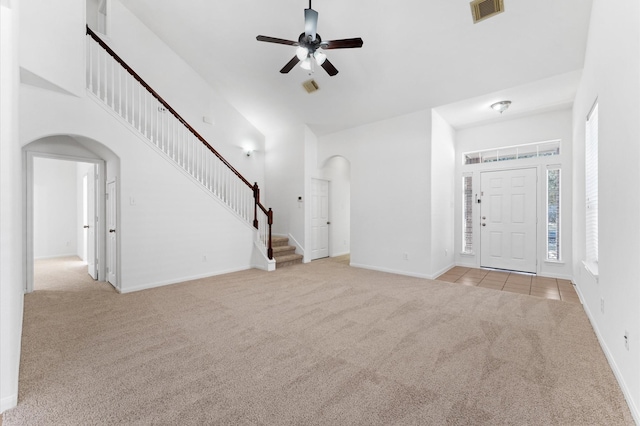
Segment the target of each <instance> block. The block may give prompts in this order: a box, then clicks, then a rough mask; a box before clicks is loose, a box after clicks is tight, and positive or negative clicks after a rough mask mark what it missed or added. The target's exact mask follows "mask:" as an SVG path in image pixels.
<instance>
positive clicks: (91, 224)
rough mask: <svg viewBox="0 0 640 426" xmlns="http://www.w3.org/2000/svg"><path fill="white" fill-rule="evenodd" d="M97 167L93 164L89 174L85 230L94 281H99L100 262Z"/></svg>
mask: <svg viewBox="0 0 640 426" xmlns="http://www.w3.org/2000/svg"><path fill="white" fill-rule="evenodd" d="M97 176H98V175H97V167H96V165H95V164H92V165H91V167H89V170H88V172H87V200H86V202H87V206H86V207H87V210H86V211H87V221H86V222H85V224H84V228H85V229H86V230H87V272H88V273H89V275H91V278H93V279H94V280H97V279H98V260H97V256H98V253H97V250H96V247H97V246H96V237H97V229H96V228H97V225H98V223H97V218H96V189H97V188H96V186H97V185H96V184H97Z"/></svg>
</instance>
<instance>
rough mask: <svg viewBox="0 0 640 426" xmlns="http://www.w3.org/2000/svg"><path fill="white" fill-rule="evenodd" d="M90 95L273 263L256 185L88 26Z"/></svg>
mask: <svg viewBox="0 0 640 426" xmlns="http://www.w3.org/2000/svg"><path fill="white" fill-rule="evenodd" d="M87 89H88V90H89V91H90V92H91V93H93V95H95V97H97V98H98V100H100V101H101V102H103V103H104V104H106V105H107V106H108V107H109V108H111V109H112V110H113V111H114V112H115V113H116V114H118V115H119V116H120V117H122V118H123V119H124V120H125V121H127V122H128V123H129V124H130V125H131V126H133V127H134V128H135V129H136V130H137V131H138V132H140V134H141V135H142V136H144V137H145V138H146V139H148V140H149V141H151V142H152V143H153V144H154V145H155V146H156V147H157V148H159V149H160V150H161V151H162V152H163V153H164V154H165V155H167V156H168V157H170V158H171V159H172V160H173V161H175V162H176V163H177V164H178V165H180V166H181V167H182V168H183V169H184V170H185V171H186V172H187V173H189V174H191V176H193V177H194V178H195V179H196V180H198V181H199V182H200V183H201V184H202V185H204V186H205V187H206V188H207V189H208V190H209V191H211V192H212V193H213V194H214V195H215V196H217V197H218V198H219V199H220V200H221V201H223V202H224V203H225V204H226V205H227V207H229V208H230V209H231V210H232V211H233V212H235V213H236V214H237V215H238V216H240V218H241V219H243V220H244V221H246V222H248V223H250V224H252V225H253V227H254V228H256V229H257V230H258V238H259V241H260V244H259V246H260V248H261V249H262V250H263V252H264V254H265V255H267V257H268V258H269V259H273V248H272V244H271V228H272V224H273V211H272V210H271V209H266V208H265V207H264V206H263V205H262V203H261V202H260V188H258V184H257V183H254V184H253V185H251V183H249V181H248V180H247V179H245V178H244V176H242V175H241V174H240V172H238V171H237V170H236V169H235V168H234V167H233V166H232V165H231V164H230V163H229V162H228V161H227V160H226V159H225V158H223V157H222V155H220V153H218V151H216V150H215V149H214V148H213V147H212V146H211V145H210V144H209V143H208V142H207V141H206V140H205V139H204V138H203V137H202V136H201V135H200V134H199V133H198V132H197V131H196V130H195V129H194V128H193V127H191V125H190V124H189V123H187V121H186V120H185V119H184V118H182V117H181V116H180V114H178V113H177V112H176V111H175V110H174V109H173V108H172V107H171V106H170V105H169V104H168V103H167V102H166V101H165V100H164V99H162V97H161V96H160V95H158V93H156V91H155V90H153V89H152V88H151V86H149V85H148V84H147V83H146V82H145V81H144V80H143V79H142V78H141V77H140V76H139V75H138V74H137V73H136V72H135V71H134V70H133V69H132V68H131V67H130V66H129V65H127V63H126V62H124V61H123V60H122V59H121V58H120V57H119V56H118V55H117V54H116V53H115V52H114V51H113V50H112V49H111V48H110V47H109V46H107V44H106V43H105V42H104V41H102V40H101V39H100V37H98V36H97V35H96V33H94V32H93V31H92V30H91V29H90V28H89V26H87Z"/></svg>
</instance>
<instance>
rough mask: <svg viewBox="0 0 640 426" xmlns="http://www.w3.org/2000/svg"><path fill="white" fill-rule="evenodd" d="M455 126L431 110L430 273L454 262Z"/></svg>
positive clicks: (438, 271)
mask: <svg viewBox="0 0 640 426" xmlns="http://www.w3.org/2000/svg"><path fill="white" fill-rule="evenodd" d="M455 169H456V167H455V130H454V129H453V128H452V127H451V126H450V125H449V124H448V123H447V122H446V121H445V120H444V119H443V118H442V117H441V116H440V114H438V113H437V112H436V111H432V136H431V275H432V276H438V275H440V274H442V273H444V272H446V271H447V270H449V269H450V268H451V267H452V266H453V265H454V259H455V253H454V239H453V238H454V237H453V236H454V230H453V226H454V225H453V223H454V222H453V218H454V216H455V215H454V211H453V208H454V202H453V197H454V193H455V192H454V188H453V184H454V182H455V180H456V179H455Z"/></svg>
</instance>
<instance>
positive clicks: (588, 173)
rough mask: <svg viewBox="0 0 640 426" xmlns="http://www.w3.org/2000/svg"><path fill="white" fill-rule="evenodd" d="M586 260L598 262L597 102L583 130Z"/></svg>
mask: <svg viewBox="0 0 640 426" xmlns="http://www.w3.org/2000/svg"><path fill="white" fill-rule="evenodd" d="M585 133H586V134H585V177H586V182H585V192H586V217H585V222H586V257H587V258H586V259H585V260H586V261H587V264H588V265H590V266H591V267H594V266H595V267H596V270H597V264H598V103H597V102H596V103H595V104H594V106H593V108H592V109H591V112H589V115H587V125H586V132H585Z"/></svg>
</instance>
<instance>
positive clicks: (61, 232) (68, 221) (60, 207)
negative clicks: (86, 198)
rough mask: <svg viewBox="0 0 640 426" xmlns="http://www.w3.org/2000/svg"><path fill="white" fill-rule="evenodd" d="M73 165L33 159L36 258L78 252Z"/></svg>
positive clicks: (75, 185)
mask: <svg viewBox="0 0 640 426" xmlns="http://www.w3.org/2000/svg"><path fill="white" fill-rule="evenodd" d="M76 168H77V167H76V163H74V162H71V161H63V160H54V159H49V158H36V159H35V160H34V174H33V186H34V188H33V190H34V191H33V203H34V215H33V219H34V220H33V228H34V229H33V230H34V245H33V248H34V257H35V258H36V259H42V258H49V257H61V256H73V255H76V254H77V252H78V229H79V228H78V208H77V207H78V206H77V203H78V195H79V194H78V191H77V175H76Z"/></svg>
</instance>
